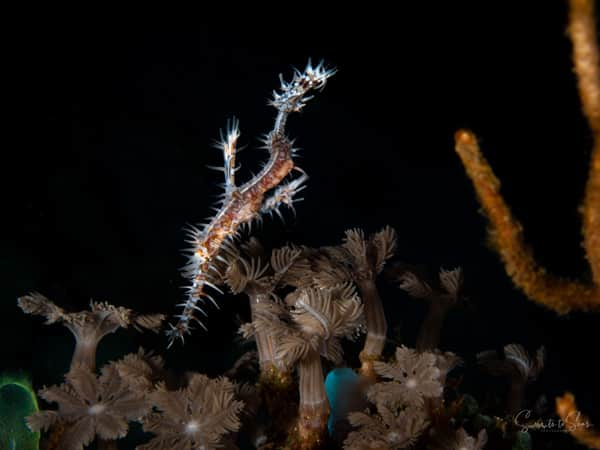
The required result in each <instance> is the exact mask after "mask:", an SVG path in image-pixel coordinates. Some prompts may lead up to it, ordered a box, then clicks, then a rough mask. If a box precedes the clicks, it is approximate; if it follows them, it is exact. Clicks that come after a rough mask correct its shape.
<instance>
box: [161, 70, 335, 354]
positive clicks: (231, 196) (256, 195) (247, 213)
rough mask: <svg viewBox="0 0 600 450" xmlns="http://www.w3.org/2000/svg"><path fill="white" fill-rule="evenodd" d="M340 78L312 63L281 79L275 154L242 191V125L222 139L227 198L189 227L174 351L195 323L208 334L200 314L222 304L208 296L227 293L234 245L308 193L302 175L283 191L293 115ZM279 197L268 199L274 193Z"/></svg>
mask: <svg viewBox="0 0 600 450" xmlns="http://www.w3.org/2000/svg"><path fill="white" fill-rule="evenodd" d="M334 73H335V70H333V69H327V68H325V66H324V65H323V63H319V64H318V65H317V66H313V65H312V64H311V63H310V61H309V63H308V65H307V66H306V68H305V69H304V72H300V71H298V70H296V71H295V73H294V76H293V78H292V80H291V81H290V82H286V81H284V79H283V77H281V76H280V80H281V87H280V91H279V92H277V91H276V92H274V94H273V98H272V99H271V101H270V104H271V105H272V106H274V107H275V108H276V109H277V116H276V118H275V126H274V128H273V130H272V131H271V132H270V133H269V134H268V135H267V136H266V137H265V139H264V144H265V148H266V149H267V150H268V151H269V160H268V161H267V162H266V163H265V165H264V166H263V167H262V169H261V170H260V171H259V172H258V174H256V175H254V176H253V177H252V178H251V179H250V180H248V181H247V182H246V183H244V184H242V185H241V186H237V185H236V180H235V172H236V170H237V167H236V152H237V148H238V140H239V137H240V131H239V123H238V121H237V119H232V120H230V121H229V122H228V124H227V128H226V130H225V132H222V133H221V140H220V142H219V144H218V146H219V147H220V148H221V149H222V151H223V160H224V166H223V168H219V170H222V171H223V172H224V174H225V185H224V189H225V192H224V193H223V195H222V204H221V205H220V206H219V207H216V208H215V210H216V214H215V216H214V217H213V218H212V219H210V220H209V222H208V223H207V224H206V225H204V226H203V227H202V228H198V227H194V226H189V227H188V229H187V241H188V242H189V243H190V244H191V245H192V248H191V249H190V250H189V251H190V256H189V261H188V263H187V264H186V265H185V266H184V267H183V269H182V272H183V275H184V276H185V277H186V278H187V279H188V280H189V282H190V285H189V286H188V287H187V299H186V300H185V301H184V302H183V303H182V304H180V306H183V312H182V313H181V314H180V315H178V316H176V318H177V319H178V322H177V324H175V325H172V326H171V328H170V329H169V330H167V335H168V337H169V340H170V343H169V346H171V344H172V343H173V341H175V340H176V339H181V341H182V342H183V337H184V335H186V334H189V333H190V330H191V326H190V325H191V322H192V321H196V322H198V323H199V324H200V325H201V326H202V327H203V328H206V327H205V326H204V325H203V324H202V322H201V321H200V320H198V319H197V318H196V316H195V312H196V311H199V312H200V313H202V314H204V315H206V314H205V311H204V310H203V309H202V308H201V307H200V306H199V303H200V302H204V301H205V300H209V301H211V302H212V303H213V304H214V305H215V306H216V305H217V303H216V302H215V300H214V299H213V298H212V297H211V296H210V295H209V294H208V293H207V292H206V290H207V288H212V289H214V290H216V291H217V292H219V293H223V292H222V291H221V289H220V288H219V287H218V284H220V283H219V278H220V273H219V270H218V269H217V267H216V265H218V264H228V263H229V262H230V261H231V260H232V259H235V258H237V253H236V250H235V247H234V246H233V245H232V241H233V240H235V239H236V237H237V236H239V233H240V231H241V229H242V226H243V225H247V226H248V228H249V227H250V224H251V223H252V222H253V221H257V222H260V220H261V217H260V216H261V214H263V213H270V214H272V213H273V212H275V213H277V214H279V215H281V212H280V211H279V207H280V206H281V205H283V204H285V205H287V206H288V207H289V208H290V209H292V210H293V203H294V202H295V201H298V199H295V198H294V196H295V195H296V194H297V193H298V192H300V191H301V190H303V189H304V187H305V186H304V183H305V182H306V180H307V179H308V176H307V175H306V174H305V173H304V171H302V170H300V172H302V175H301V176H300V177H299V178H297V179H295V180H293V181H290V182H289V183H287V184H285V185H282V186H280V184H281V182H282V181H283V180H284V179H285V178H286V177H287V176H288V175H289V174H290V172H291V171H292V170H293V169H294V168H295V167H294V161H293V156H294V154H295V153H296V151H297V149H296V148H294V143H293V141H292V140H291V139H289V138H288V137H287V136H286V135H285V124H286V121H287V118H288V116H289V114H290V113H292V112H297V111H300V110H301V109H302V108H304V106H305V105H306V103H307V102H308V100H310V99H311V98H312V96H310V95H308V94H309V93H310V92H312V91H315V90H321V89H322V88H323V87H324V86H325V84H326V82H327V79H328V78H329V77H330V76H332V75H333V74H334ZM271 190H274V191H273V194H272V195H271V196H269V197H268V198H266V194H267V193H268V192H269V191H271Z"/></svg>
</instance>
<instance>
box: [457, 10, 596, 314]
mask: <svg viewBox="0 0 600 450" xmlns="http://www.w3.org/2000/svg"><path fill="white" fill-rule="evenodd" d="M593 3H594V2H593V0H571V1H570V18H569V35H570V37H571V40H572V42H573V59H574V67H575V73H576V74H577V80H578V87H579V96H580V98H581V103H582V106H583V112H584V114H585V116H586V118H587V120H588V123H589V125H590V129H591V131H592V134H593V139H594V147H593V149H592V156H591V162H590V169H589V175H588V180H587V184H586V188H585V196H584V199H583V205H582V208H581V209H582V213H583V247H584V248H585V252H586V257H587V260H588V262H589V265H590V269H591V272H592V283H590V284H587V283H584V282H582V281H571V280H567V279H563V278H559V277H554V276H552V275H550V274H549V273H548V272H547V271H546V269H545V268H544V267H542V266H540V265H539V264H538V263H537V261H536V260H535V257H534V255H533V252H532V250H531V249H530V248H529V247H528V246H527V244H526V243H525V240H524V238H523V230H522V227H521V224H520V223H519V222H518V221H517V220H516V219H515V218H514V217H513V215H512V213H511V211H510V208H509V207H508V205H507V204H506V202H505V201H504V199H503V198H502V195H501V194H500V182H499V180H498V179H497V178H496V176H495V175H494V172H493V171H492V168H491V167H490V165H489V164H488V162H487V161H486V160H485V158H484V157H483V155H482V154H481V151H480V149H479V145H478V144H477V139H476V138H475V135H474V134H473V133H472V132H470V131H466V130H460V131H458V132H457V133H456V136H455V138H456V152H457V153H458V155H459V156H460V158H461V160H462V162H463V165H464V167H465V169H466V171H467V175H468V176H469V178H471V181H472V182H473V185H474V187H475V190H476V192H477V196H478V197H479V201H480V203H481V205H482V206H483V209H484V211H485V213H486V215H487V217H488V219H489V221H490V228H491V229H490V235H491V240H492V243H493V244H494V246H495V248H496V250H497V251H498V253H499V254H500V257H501V258H502V261H503V262H504V266H505V268H506V272H507V273H508V275H509V276H510V277H511V278H512V280H513V282H514V283H515V285H517V286H518V287H519V288H520V289H521V290H523V292H524V293H525V294H526V295H527V296H528V297H529V298H530V299H532V300H533V301H535V302H537V303H540V304H542V305H544V306H546V307H548V308H550V309H552V310H554V311H556V312H558V313H560V314H565V313H568V312H570V311H573V310H579V311H590V312H591V311H596V312H597V311H600V68H599V65H598V43H597V42H596V39H597V35H596V29H595V25H594V11H593Z"/></svg>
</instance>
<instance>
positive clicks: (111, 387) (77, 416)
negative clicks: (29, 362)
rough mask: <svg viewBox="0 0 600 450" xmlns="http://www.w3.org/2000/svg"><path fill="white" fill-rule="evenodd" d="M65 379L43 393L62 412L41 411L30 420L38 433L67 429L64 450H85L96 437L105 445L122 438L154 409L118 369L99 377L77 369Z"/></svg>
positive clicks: (108, 368)
mask: <svg viewBox="0 0 600 450" xmlns="http://www.w3.org/2000/svg"><path fill="white" fill-rule="evenodd" d="M65 378H66V382H65V383H64V384H61V385H60V386H52V387H49V388H43V389H42V390H41V391H40V392H39V395H40V397H41V398H43V399H44V400H46V401H48V402H55V403H58V410H57V411H50V410H47V411H40V412H37V413H35V414H33V415H32V416H29V417H28V418H27V424H28V425H29V427H30V428H31V429H32V430H34V431H40V430H48V429H49V428H50V427H52V426H54V425H57V424H60V425H63V426H64V427H65V431H64V432H63V433H62V435H61V437H60V448H61V449H64V450H81V449H83V447H84V446H86V445H88V444H89V443H91V442H92V441H93V440H94V438H95V437H96V436H97V437H98V438H99V439H100V440H102V441H111V440H114V439H118V438H122V437H124V436H125V435H126V434H127V431H128V429H129V426H128V421H129V420H133V419H138V418H140V417H141V416H143V415H145V414H146V413H147V412H148V411H149V409H150V403H148V401H147V400H146V399H145V398H144V397H143V396H141V395H140V394H138V393H136V392H134V391H132V390H131V389H129V387H128V386H127V385H126V384H125V383H123V382H122V380H121V379H120V377H119V375H118V373H117V370H116V368H115V367H114V365H107V366H105V367H104V368H103V369H102V373H101V375H100V376H99V377H96V375H95V374H94V373H92V372H91V371H90V369H89V367H86V366H76V367H73V368H72V369H71V370H70V371H69V373H68V374H67V375H66V377H65Z"/></svg>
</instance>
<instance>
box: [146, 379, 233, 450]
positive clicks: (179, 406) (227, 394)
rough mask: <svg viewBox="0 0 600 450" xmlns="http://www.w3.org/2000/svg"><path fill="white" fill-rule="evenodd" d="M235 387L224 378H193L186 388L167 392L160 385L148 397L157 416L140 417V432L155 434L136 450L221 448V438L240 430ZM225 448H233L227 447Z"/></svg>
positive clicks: (222, 440) (165, 388)
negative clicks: (141, 418) (142, 429)
mask: <svg viewBox="0 0 600 450" xmlns="http://www.w3.org/2000/svg"><path fill="white" fill-rule="evenodd" d="M235 390H236V386H235V384H233V383H232V382H230V381H229V380H227V379H226V378H217V379H214V380H213V379H210V378H208V377H207V376H205V375H202V374H194V375H193V376H192V377H191V378H190V381H189V384H188V385H187V386H186V387H185V388H183V389H179V390H176V391H169V390H168V389H167V387H166V385H165V384H164V383H160V384H158V386H157V388H156V390H154V391H153V392H152V394H150V399H151V401H152V403H153V404H154V405H155V406H156V408H158V412H156V413H151V414H149V415H147V416H146V417H144V419H143V421H142V422H143V425H144V430H145V431H149V432H151V433H154V434H156V437H154V438H153V439H152V440H151V441H150V442H148V443H147V444H143V445H140V446H138V448H139V449H140V450H160V449H164V448H171V449H174V450H188V449H190V450H191V449H200V448H204V449H206V450H210V449H214V448H217V447H223V445H224V442H225V437H226V435H227V434H228V433H230V432H232V431H237V430H238V429H239V427H240V421H239V415H240V412H241V411H242V409H243V407H244V404H243V402H241V401H239V400H236V399H235ZM229 448H233V447H231V446H229Z"/></svg>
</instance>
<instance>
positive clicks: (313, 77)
mask: <svg viewBox="0 0 600 450" xmlns="http://www.w3.org/2000/svg"><path fill="white" fill-rule="evenodd" d="M336 71H337V70H336V69H335V68H329V69H328V68H326V67H325V63H324V62H323V61H321V62H319V64H317V65H316V66H315V67H313V65H312V63H311V61H310V59H309V60H308V64H307V65H306V68H305V69H304V72H300V71H299V70H298V69H294V77H293V78H292V81H289V82H286V81H285V80H284V79H283V76H282V75H281V74H279V79H280V81H281V87H280V92H277V91H273V99H272V100H271V101H270V102H269V104H270V105H272V106H274V107H275V108H277V109H278V110H279V111H280V112H282V113H290V112H297V111H300V110H301V109H302V108H303V107H304V105H305V104H306V102H308V101H309V100H310V99H311V98H312V96H311V95H307V94H308V93H309V92H311V91H315V90H321V89H323V88H324V87H325V84H327V79H328V78H329V77H331V76H332V75H334V74H335V73H336Z"/></svg>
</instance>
